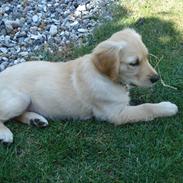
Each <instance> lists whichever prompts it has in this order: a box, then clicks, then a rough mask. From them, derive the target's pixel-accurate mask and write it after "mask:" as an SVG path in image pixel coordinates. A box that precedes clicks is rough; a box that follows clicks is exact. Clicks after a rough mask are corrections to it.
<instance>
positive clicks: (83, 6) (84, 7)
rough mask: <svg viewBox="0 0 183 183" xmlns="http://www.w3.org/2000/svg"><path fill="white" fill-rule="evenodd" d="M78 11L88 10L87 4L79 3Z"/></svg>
mask: <svg viewBox="0 0 183 183" xmlns="http://www.w3.org/2000/svg"><path fill="white" fill-rule="evenodd" d="M77 11H86V6H85V5H79V6H78V7H77Z"/></svg>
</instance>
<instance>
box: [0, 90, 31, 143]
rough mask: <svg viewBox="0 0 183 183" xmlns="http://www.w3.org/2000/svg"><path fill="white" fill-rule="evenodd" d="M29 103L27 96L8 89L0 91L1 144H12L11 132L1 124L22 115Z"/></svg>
mask: <svg viewBox="0 0 183 183" xmlns="http://www.w3.org/2000/svg"><path fill="white" fill-rule="evenodd" d="M30 101H31V99H30V97H29V96H28V95H26V94H24V93H21V92H19V91H13V90H10V89H3V90H1V91H0V141H1V142H2V143H12V142H13V134H12V132H11V131H10V130H9V129H8V128H7V127H6V126H5V125H4V124H3V123H4V122H5V121H8V120H9V119H12V118H14V117H16V116H19V115H21V114H22V113H24V111H26V109H27V108H28V106H29V104H30Z"/></svg>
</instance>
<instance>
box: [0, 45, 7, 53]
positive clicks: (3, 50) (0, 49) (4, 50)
mask: <svg viewBox="0 0 183 183" xmlns="http://www.w3.org/2000/svg"><path fill="white" fill-rule="evenodd" d="M0 52H2V53H4V54H6V53H8V49H7V48H5V47H0Z"/></svg>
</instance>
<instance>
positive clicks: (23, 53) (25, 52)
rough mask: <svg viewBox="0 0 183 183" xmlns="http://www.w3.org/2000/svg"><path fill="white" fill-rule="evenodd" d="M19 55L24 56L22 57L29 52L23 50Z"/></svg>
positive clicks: (26, 55)
mask: <svg viewBox="0 0 183 183" xmlns="http://www.w3.org/2000/svg"><path fill="white" fill-rule="evenodd" d="M19 55H20V56H22V57H28V55H29V52H27V51H23V52H20V53H19Z"/></svg>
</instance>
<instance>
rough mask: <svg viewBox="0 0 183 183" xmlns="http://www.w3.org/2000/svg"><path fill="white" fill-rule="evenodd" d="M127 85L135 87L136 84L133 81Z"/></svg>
mask: <svg viewBox="0 0 183 183" xmlns="http://www.w3.org/2000/svg"><path fill="white" fill-rule="evenodd" d="M129 85H130V86H131V87H137V85H136V84H134V83H130V84H129Z"/></svg>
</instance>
